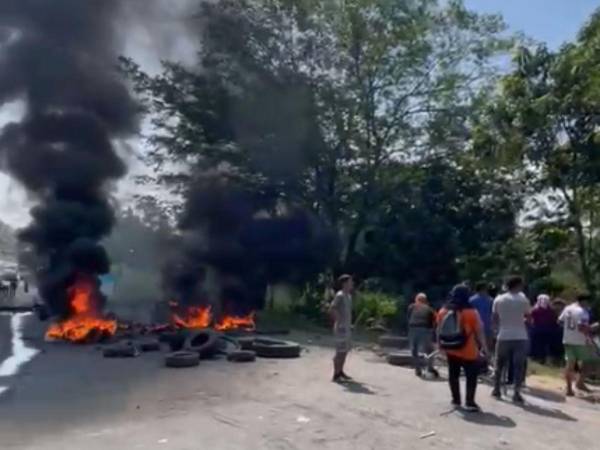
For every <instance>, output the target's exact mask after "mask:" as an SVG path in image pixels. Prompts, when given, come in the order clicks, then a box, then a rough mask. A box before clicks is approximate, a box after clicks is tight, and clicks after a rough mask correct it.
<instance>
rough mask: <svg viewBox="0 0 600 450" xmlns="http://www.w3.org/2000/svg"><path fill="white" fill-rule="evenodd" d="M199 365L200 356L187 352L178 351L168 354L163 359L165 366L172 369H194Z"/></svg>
mask: <svg viewBox="0 0 600 450" xmlns="http://www.w3.org/2000/svg"><path fill="white" fill-rule="evenodd" d="M198 364H200V356H198V353H195V352H189V351H185V350H182V351H179V352H174V353H169V354H168V355H167V356H166V357H165V366H167V367H173V368H183V367H196V366H197V365H198Z"/></svg>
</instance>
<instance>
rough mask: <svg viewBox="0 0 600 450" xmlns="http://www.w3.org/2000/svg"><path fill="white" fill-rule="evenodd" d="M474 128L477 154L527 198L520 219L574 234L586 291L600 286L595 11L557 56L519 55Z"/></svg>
mask: <svg viewBox="0 0 600 450" xmlns="http://www.w3.org/2000/svg"><path fill="white" fill-rule="evenodd" d="M515 65H516V69H515V70H514V72H513V73H511V74H510V75H508V76H506V77H505V78H504V79H503V80H502V83H501V88H500V92H499V93H498V96H497V98H496V99H495V101H494V104H493V106H491V107H490V111H489V114H488V115H486V116H485V118H484V119H483V120H482V122H481V123H480V124H479V126H478V129H477V133H476V139H475V147H476V148H477V149H478V150H479V151H480V152H482V154H483V155H484V156H489V157H492V158H493V160H494V161H495V162H496V163H497V162H501V163H503V164H505V165H507V166H510V167H512V168H513V169H514V173H513V177H512V178H511V179H508V180H507V181H511V182H514V183H519V182H522V183H523V184H524V185H526V186H527V187H528V188H529V189H530V193H531V194H532V196H533V197H532V200H533V201H532V203H531V209H530V210H529V211H528V214H527V216H526V219H529V220H530V221H533V222H534V223H535V222H545V223H551V224H555V225H556V226H563V227H565V228H566V229H567V230H568V231H569V232H570V233H572V234H573V237H574V242H575V248H576V255H577V258H578V264H579V268H580V272H581V276H582V278H583V280H584V282H585V285H586V288H587V289H588V290H589V292H590V294H592V296H594V297H595V298H597V295H598V286H599V282H600V279H599V277H598V273H599V269H600V247H599V245H600V241H599V240H598V237H597V232H598V225H599V222H598V220H599V219H598V204H599V203H598V201H599V200H600V133H599V131H598V130H599V129H598V125H599V121H600V75H599V74H600V71H599V69H600V12H598V13H596V14H595V15H594V16H593V17H592V18H591V20H590V21H589V23H588V24H587V25H586V26H585V27H584V28H583V29H582V30H581V32H580V33H579V36H578V38H577V40H576V42H574V43H572V44H568V45H565V46H564V47H563V48H561V49H560V50H559V51H557V52H550V51H549V50H548V49H546V48H545V47H543V46H540V47H537V48H534V49H529V48H521V49H520V50H519V52H518V53H517V55H516V57H515Z"/></svg>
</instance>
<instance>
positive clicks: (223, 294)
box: [164, 173, 336, 314]
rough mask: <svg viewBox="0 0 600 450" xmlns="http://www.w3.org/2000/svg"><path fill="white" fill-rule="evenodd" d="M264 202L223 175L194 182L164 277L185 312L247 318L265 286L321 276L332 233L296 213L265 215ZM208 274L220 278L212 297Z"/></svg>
mask: <svg viewBox="0 0 600 450" xmlns="http://www.w3.org/2000/svg"><path fill="white" fill-rule="evenodd" d="M268 200H269V199H266V198H265V197H264V194H262V193H260V192H250V191H248V190H244V189H243V188H241V187H240V186H237V185H236V183H235V182H234V181H233V180H231V179H230V178H229V177H228V176H227V175H226V174H215V173H210V174H204V175H202V176H199V177H197V178H196V179H195V180H194V182H193V185H192V187H191V188H190V191H189V193H188V196H187V198H186V203H185V210H184V212H183V214H182V216H181V221H180V229H181V230H182V238H181V241H180V242H179V244H178V247H177V252H176V256H175V258H174V259H173V260H172V261H170V263H169V264H168V265H167V266H166V267H165V270H164V283H165V288H166V290H167V292H168V295H170V296H172V297H174V298H176V299H177V300H178V302H179V303H180V304H184V305H194V304H209V303H210V304H212V306H213V307H216V310H217V311H219V310H222V309H224V310H225V312H226V313H229V314H246V313H248V312H249V311H251V310H255V309H260V308H262V307H263V306H264V301H265V290H266V287H267V285H269V284H272V283H277V282H289V283H293V284H299V283H302V282H303V281H305V280H307V279H309V278H310V277H311V276H314V275H316V274H317V273H318V272H320V271H321V270H323V268H324V267H326V265H327V264H328V263H330V262H331V261H332V257H333V256H334V255H335V251H336V247H335V245H336V239H335V234H334V232H333V230H332V229H331V228H330V227H328V226H327V225H326V224H325V223H324V222H323V221H322V220H320V219H319V218H318V217H316V216H315V215H313V214H311V213H309V212H307V211H306V210H304V209H301V208H290V207H287V208H283V207H281V210H279V211H273V210H270V211H269V210H268V209H265V205H267V204H269V201H268ZM207 270H212V271H213V272H214V273H215V274H216V277H217V281H216V285H217V292H216V297H213V298H211V296H210V294H209V293H207V292H206V289H205V284H206V281H207V277H206V273H207Z"/></svg>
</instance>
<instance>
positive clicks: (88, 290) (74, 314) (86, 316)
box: [46, 278, 117, 342]
mask: <svg viewBox="0 0 600 450" xmlns="http://www.w3.org/2000/svg"><path fill="white" fill-rule="evenodd" d="M67 293H68V296H69V302H70V305H69V306H70V310H71V315H70V317H69V318H67V319H65V320H63V321H60V322H57V323H54V324H52V325H50V327H49V328H48V331H46V339H48V340H59V339H62V340H66V341H71V342H85V341H87V340H89V339H90V338H91V337H94V336H96V337H100V336H112V335H114V334H115V333H116V331H117V322H116V321H115V320H108V319H104V318H102V317H101V314H100V311H99V310H98V305H97V303H96V301H95V295H94V293H95V285H94V283H93V282H92V281H91V280H88V279H85V278H79V279H78V280H77V281H76V282H75V284H74V285H73V286H71V287H70V288H69V289H68V291H67Z"/></svg>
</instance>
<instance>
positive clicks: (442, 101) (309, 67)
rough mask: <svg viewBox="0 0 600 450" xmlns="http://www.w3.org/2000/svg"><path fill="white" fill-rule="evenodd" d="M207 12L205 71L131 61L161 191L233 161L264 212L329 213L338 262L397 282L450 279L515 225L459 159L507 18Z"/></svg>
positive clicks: (220, 7) (372, 8)
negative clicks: (158, 69) (337, 239)
mask: <svg viewBox="0 0 600 450" xmlns="http://www.w3.org/2000/svg"><path fill="white" fill-rule="evenodd" d="M200 17H201V19H200V20H201V23H200V25H201V27H200V29H201V30H202V32H201V36H200V37H201V39H202V47H201V51H200V53H199V64H198V66H197V67H185V66H183V65H181V64H178V63H175V62H166V63H165V64H164V66H163V72H162V73H161V74H159V75H157V76H150V75H148V74H146V73H144V72H143V71H142V70H141V69H140V67H139V66H137V65H136V64H135V62H134V61H131V60H123V64H122V67H123V70H124V71H125V72H126V73H127V74H128V76H129V77H130V79H131V80H132V81H133V83H134V85H135V88H136V90H137V92H138V94H139V96H140V98H142V99H143V100H144V102H145V105H146V107H147V110H148V112H149V113H150V114H151V117H152V123H153V125H154V127H155V131H154V133H153V134H152V135H151V137H150V143H151V144H152V152H151V153H150V156H149V159H150V161H151V162H152V163H153V164H155V165H156V167H158V168H160V169H161V170H160V174H159V177H158V181H160V182H162V183H163V184H164V185H165V186H167V187H168V188H171V189H173V190H175V191H176V192H181V191H183V190H185V187H186V186H187V183H188V182H189V180H190V179H191V178H193V177H195V176H197V175H198V174H201V173H204V172H207V171H214V170H220V171H226V172H227V173H228V176H229V178H230V179H233V180H234V181H235V183H236V184H237V185H238V186H240V187H241V188H242V189H244V190H245V191H247V192H252V193H253V196H254V197H258V198H259V199H260V200H259V203H260V204H261V205H262V209H263V211H264V212H265V213H266V214H269V215H277V214H278V211H279V210H281V208H287V207H300V208H303V209H305V210H309V211H312V212H314V213H316V214H318V215H319V216H320V217H322V218H323V219H325V220H326V221H328V222H329V223H330V224H331V225H332V226H333V227H334V228H335V229H336V230H337V231H338V233H339V235H340V236H341V238H342V241H343V242H344V245H343V246H342V247H341V251H340V253H339V254H338V255H336V256H337V258H336V261H337V263H336V264H335V265H334V267H332V269H333V270H335V271H341V270H350V271H352V272H355V273H356V274H357V275H358V276H359V278H364V277H369V276H372V275H377V274H379V275H381V276H383V277H386V278H392V279H395V278H398V283H399V284H402V283H405V282H406V281H408V280H411V279H412V280H414V284H415V285H417V286H421V285H436V286H439V287H440V289H446V288H447V287H448V286H449V285H451V284H453V283H454V282H455V278H456V277H457V276H459V274H460V273H461V272H463V271H465V267H474V264H473V263H472V262H471V261H472V260H474V259H475V258H477V257H478V256H479V255H480V254H481V253H485V252H489V251H490V249H492V248H493V247H494V245H495V243H497V242H498V241H502V240H503V239H506V238H507V237H510V236H511V234H512V233H514V229H515V227H514V214H515V211H516V210H517V209H518V202H516V203H515V204H514V205H513V204H511V201H512V197H513V196H512V193H507V192H505V191H506V189H505V188H504V187H503V184H502V183H501V182H500V177H499V176H496V174H495V173H494V172H493V171H491V170H487V171H486V170H485V169H480V168H479V167H477V165H476V163H475V161H473V160H472V159H470V158H468V157H465V156H464V154H465V152H466V151H467V149H468V140H469V128H470V126H471V124H470V119H469V117H470V116H471V115H473V114H474V113H475V112H476V111H477V110H478V108H479V107H480V106H481V99H482V92H483V91H484V90H485V89H486V88H487V86H489V84H490V83H492V82H493V81H494V77H493V74H494V64H493V61H494V58H495V57H496V56H497V55H498V54H500V53H501V52H503V51H505V50H506V49H507V48H508V47H509V45H511V40H510V39H506V38H505V37H504V35H503V30H504V25H503V23H502V20H501V19H500V18H499V17H496V16H480V15H477V14H474V13H472V12H470V11H468V10H467V9H465V7H464V6H463V4H462V2H460V1H456V0H453V1H449V2H438V1H434V0H418V1H417V0H415V1H410V2H389V1H387V0H347V1H344V2H315V1H312V0H303V1H294V2H290V1H289V0H242V1H239V0H235V1H234V0H222V1H220V2H212V1H205V2H202V14H200ZM482 199H483V201H482ZM494 223H496V226H492V224H494ZM369 236H371V237H369ZM367 241H371V242H367ZM307 295H309V294H307ZM309 298H311V299H313V298H314V296H312V294H311V295H309ZM308 303H310V304H313V303H314V305H313V306H316V300H314V301H313V300H311V302H308ZM313 309H318V308H313Z"/></svg>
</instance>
